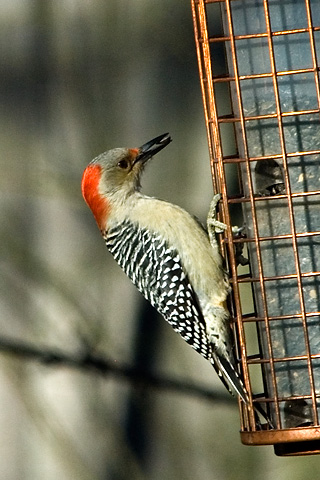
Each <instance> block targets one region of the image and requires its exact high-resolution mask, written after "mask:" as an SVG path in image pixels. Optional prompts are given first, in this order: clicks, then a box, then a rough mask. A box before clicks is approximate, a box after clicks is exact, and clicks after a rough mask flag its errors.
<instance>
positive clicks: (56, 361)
mask: <svg viewBox="0 0 320 480" xmlns="http://www.w3.org/2000/svg"><path fill="white" fill-rule="evenodd" d="M1 352H2V353H9V354H11V355H15V356H19V357H23V358H26V359H30V360H34V361H37V362H39V363H42V364H44V365H50V366H65V367H71V368H75V369H79V370H87V371H92V372H96V373H99V374H101V375H103V376H108V375H112V376H114V377H116V378H122V379H125V380H127V381H129V382H131V383H132V384H133V385H134V386H137V387H142V388H157V389H160V390H169V391H173V392H177V393H180V394H184V395H192V396H197V397H200V398H202V399H204V400H209V401H214V402H223V403H227V404H230V405H231V404H232V403H233V404H234V405H236V401H235V399H234V398H232V397H231V395H226V394H224V393H219V392H215V391H214V390H211V389H207V388H206V387H203V386H200V385H196V384H194V383H190V382H186V381H182V380H178V379H174V378H170V377H167V376H166V377H164V376H160V375H155V374H153V373H151V372H149V371H147V370H143V369H141V368H136V367H131V366H128V365H124V364H120V363H118V362H116V361H115V360H110V359H108V358H106V357H102V356H99V355H96V354H92V353H91V352H89V351H86V352H83V353H82V354H81V353H75V354H70V353H66V352H63V351H59V350H58V349H51V348H46V347H42V348H39V347H35V346H34V345H28V344H27V343H25V342H20V341H18V340H12V339H5V338H0V353H1Z"/></svg>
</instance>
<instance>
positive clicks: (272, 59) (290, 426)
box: [191, 0, 320, 456]
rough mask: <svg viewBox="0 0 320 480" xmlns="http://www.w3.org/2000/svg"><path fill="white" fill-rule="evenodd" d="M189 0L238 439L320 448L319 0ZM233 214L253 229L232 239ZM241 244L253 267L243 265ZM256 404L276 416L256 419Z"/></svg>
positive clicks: (282, 447) (282, 448)
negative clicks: (231, 343)
mask: <svg viewBox="0 0 320 480" xmlns="http://www.w3.org/2000/svg"><path fill="white" fill-rule="evenodd" d="M191 4H192V12H193V22H194V31H195V41H196V49H197V56H198V65H199V71H200V83H201V90H202V97H203V103H204V113H205V121H206V126H207V134H208V143H209V153H210V158H211V166H212V174H213V182H214V188H215V190H216V191H217V192H221V194H222V200H221V205H220V206H221V209H220V210H221V211H220V216H221V220H222V221H223V222H225V223H226V224H227V226H228V228H227V230H226V233H225V235H224V236H223V237H222V239H221V249H222V253H223V255H224V257H225V259H226V262H227V264H228V269H229V272H230V281H231V284H232V291H233V294H232V298H231V301H230V303H231V305H230V309H231V314H232V318H233V321H234V330H235V336H236V339H237V342H236V343H237V353H238V356H239V358H240V360H241V362H240V365H241V371H242V374H243V378H244V382H245V385H246V388H247V390H248V392H249V397H250V402H249V403H248V405H244V404H243V402H240V403H239V405H240V417H241V433H240V435H241V440H242V442H243V443H244V444H246V445H274V449H275V453H276V454H277V455H281V456H285V455H306V454H315V453H320V424H319V414H320V122H319V120H320V115H319V113H320V82H319V65H318V59H317V58H318V55H319V49H320V8H319V2H318V1H312V0H286V1H283V0H191ZM234 178H237V179H238V186H237V188H235V182H234V181H232V180H233V179H234ZM230 179H231V180H230ZM239 207H240V208H239ZM237 210H238V211H239V210H240V211H241V212H242V215H243V221H244V226H245V228H244V230H243V234H241V235H240V236H238V237H234V236H233V234H232V231H231V224H232V221H231V215H232V214H233V212H236V211H237ZM242 247H244V251H246V252H247V256H248V259H249V265H248V266H242V265H239V264H238V257H239V255H237V252H239V251H241V248H242ZM242 263H244V262H242ZM249 295H250V296H251V299H252V301H251V304H249V305H248V296H249ZM254 406H259V407H260V409H263V410H264V411H265V412H266V413H267V415H268V417H269V418H270V423H266V422H265V421H264V420H263V419H262V420H261V421H259V420H258V419H257V415H256V414H255V413H254V412H255V410H256V408H254Z"/></svg>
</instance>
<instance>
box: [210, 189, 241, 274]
mask: <svg viewBox="0 0 320 480" xmlns="http://www.w3.org/2000/svg"><path fill="white" fill-rule="evenodd" d="M220 200H221V194H220V193H217V194H216V195H214V196H213V199H212V200H211V203H210V207H209V212H208V216H207V229H208V235H209V240H210V243H211V246H212V248H214V249H216V248H217V246H218V244H217V239H216V235H217V234H220V233H223V232H224V231H225V230H226V228H227V225H226V224H225V223H223V222H219V220H217V218H216V210H217V205H218V203H219V201H220ZM231 230H232V235H233V236H234V237H235V238H237V237H241V236H242V232H243V230H245V226H244V225H243V226H242V227H238V226H236V225H235V226H233V227H232V228H231ZM242 251H243V244H240V243H236V246H235V254H236V261H237V265H239V264H240V265H247V264H248V263H249V262H248V259H247V258H245V257H244V256H243V255H242Z"/></svg>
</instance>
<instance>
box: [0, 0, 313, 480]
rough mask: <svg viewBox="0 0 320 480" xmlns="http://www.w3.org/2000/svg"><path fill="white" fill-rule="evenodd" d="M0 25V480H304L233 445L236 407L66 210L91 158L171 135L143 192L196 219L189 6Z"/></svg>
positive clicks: (71, 10) (200, 158) (284, 465)
mask: <svg viewBox="0 0 320 480" xmlns="http://www.w3.org/2000/svg"><path fill="white" fill-rule="evenodd" d="M0 22H1V28H0V39H1V56H0V68H1V72H0V74H1V81H0V101H1V108H0V116H1V129H0V139H1V142H0V145H1V147H0V148H1V156H0V162H1V175H0V182H1V189H0V195H1V208H0V221H1V223H0V225H1V226H0V235H1V237H0V239H1V253H2V254H1V257H0V258H1V276H0V278H1V290H0V309H1V317H0V318H1V335H0V384H1V388H0V479H1V480H2V479H4V480H20V479H25V480H29V479H30V480H31V479H32V480H37V479H39V480H40V479H46V480H55V479H57V478H59V479H60V480H69V479H81V480H82V479H85V480H91V479H92V480H104V479H106V480H109V479H110V480H122V479H130V480H131V479H133V480H136V479H137V480H138V479H139V480H140V479H141V480H145V479H152V480H160V479H161V480H162V479H170V480H171V479H179V478H183V479H185V480H188V479H194V478H201V479H202V480H209V479H210V480H224V479H228V480H233V479H237V480H244V479H247V478H251V479H257V480H268V479H271V478H272V479H273V478H277V479H278V480H287V479H288V480H289V479H290V480H298V479H299V480H304V479H307V478H310V475H312V474H311V473H310V472H311V471H312V472H313V473H314V469H315V468H316V467H317V465H318V463H319V459H318V458H317V457H309V458H294V459H286V458H277V457H276V456H275V455H274V454H273V448H272V447H245V446H243V445H241V443H240V436H239V433H238V432H239V418H238V409H237V402H236V401H235V400H234V401H233V400H232V399H231V398H230V399H229V397H228V396H227V394H225V392H224V390H223V386H222V385H220V382H219V380H218V379H217V377H216V375H215V373H214V371H213V370H212V368H211V367H210V365H209V364H208V363H207V362H205V361H204V360H203V359H202V358H201V357H200V356H199V355H198V354H196V353H195V352H194V351H193V350H192V349H190V347H189V346H188V345H187V344H185V343H184V342H183V341H182V340H181V339H180V338H179V337H178V335H176V334H175V333H174V332H173V331H172V329H171V328H170V327H169V326H168V325H166V324H165V322H164V321H163V320H162V319H161V318H159V317H158V316H157V315H155V313H154V312H153V310H152V309H151V308H149V307H148V305H147V304H146V302H145V301H144V300H143V299H142V297H141V295H140V294H139V293H138V292H137V291H136V289H135V287H134V286H133V285H132V284H131V283H130V281H129V280H128V279H127V278H126V276H125V275H124V274H123V273H122V272H121V270H120V268H119V267H118V266H117V265H116V263H115V262H114V260H113V259H112V257H111V256H110V255H109V254H108V252H107V250H106V247H105V245H104V242H103V240H102V238H101V237H100V234H99V231H98V229H97V227H96V225H95V221H94V218H93V216H92V214H91V212H90V211H89V209H88V207H87V206H86V205H85V203H84V201H83V199H82V197H81V191H80V183H81V176H82V172H83V169H84V168H85V166H86V165H87V163H88V162H89V161H90V160H91V159H92V158H93V157H95V156H96V155H98V154H100V153H101V152H103V151H105V150H107V149H109V148H113V147H120V146H128V147H138V146H140V145H141V144H143V143H145V142H146V141H148V140H150V139H152V138H153V137H155V136H157V135H160V134H162V133H165V132H170V134H171V135H172V137H173V143H171V144H170V146H168V147H167V148H166V149H164V150H163V151H162V152H161V154H159V156H157V157H156V158H155V159H154V160H153V162H152V163H151V165H149V168H148V169H147V172H146V174H145V176H144V181H143V190H144V192H145V193H147V194H151V195H154V196H158V197H160V198H164V199H166V200H169V201H171V202H174V203H178V204H179V205H181V206H183V207H184V208H186V209H187V210H188V211H190V212H191V213H193V214H195V215H197V216H198V217H199V218H200V219H201V220H202V221H205V218H206V214H207V209H208V205H209V203H210V200H211V197H212V183H211V176H210V168H209V160H208V159H209V155H208V147H207V139H206V130H205V124H204V118H203V108H202V99H201V93H200V85H199V79H198V69H197V61H196V53H195V46H194V37H193V27H192V17H191V8H190V4H189V2H188V1H186V2H172V1H169V0H162V1H161V2H158V1H156V0H134V1H124V0H108V2H105V1H103V0H91V1H90V2H89V1H87V0H64V1H62V0H55V1H54V0H51V1H50V0H47V1H44V0H10V1H9V0H0ZM1 339H3V340H6V339H10V340H11V341H13V342H14V343H16V344H21V343H22V344H25V345H28V346H31V347H34V348H37V349H39V350H40V351H41V352H43V353H44V356H45V352H46V351H52V350H53V351H58V352H64V353H65V354H67V355H69V356H71V357H73V358H75V359H77V358H82V356H85V355H86V354H88V353H90V354H94V355H98V356H102V357H104V358H107V359H109V360H110V361H111V362H114V364H115V365H118V364H120V365H121V364H126V365H131V366H137V367H138V368H143V369H145V370H148V371H150V372H152V373H153V374H154V375H160V376H162V377H170V378H175V379H178V380H181V381H186V382H191V383H195V384H197V385H202V386H203V387H204V388H208V389H215V390H216V391H217V393H219V394H220V397H219V398H218V399H217V400H216V401H213V400H205V399H203V398H201V397H197V396H192V395H188V394H186V393H182V392H170V391H166V390H163V389H161V388H158V389H155V388H148V387H146V386H145V385H144V386H143V387H142V386H141V385H140V384H137V383H134V382H133V383H128V381H126V380H125V379H123V378H122V377H121V378H120V377H117V375H114V376H101V375H99V374H97V372H95V371H84V370H82V369H80V368H71V367H68V366H64V365H56V364H52V362H50V361H47V362H41V363H40V362H36V361H34V360H31V359H30V358H28V357H27V356H26V355H12V354H8V353H6V352H4V351H1ZM48 360H50V359H48ZM224 399H225V400H224Z"/></svg>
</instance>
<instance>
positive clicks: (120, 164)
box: [118, 158, 128, 169]
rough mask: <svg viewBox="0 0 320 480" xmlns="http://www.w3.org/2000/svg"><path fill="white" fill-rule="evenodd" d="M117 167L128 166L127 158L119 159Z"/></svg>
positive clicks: (124, 167)
mask: <svg viewBox="0 0 320 480" xmlns="http://www.w3.org/2000/svg"><path fill="white" fill-rule="evenodd" d="M118 167H120V168H123V169H126V168H128V160H126V159H125V158H123V159H122V160H120V162H118Z"/></svg>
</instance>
